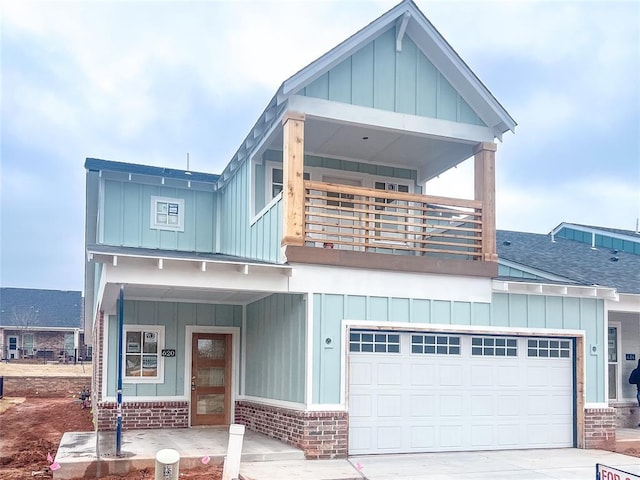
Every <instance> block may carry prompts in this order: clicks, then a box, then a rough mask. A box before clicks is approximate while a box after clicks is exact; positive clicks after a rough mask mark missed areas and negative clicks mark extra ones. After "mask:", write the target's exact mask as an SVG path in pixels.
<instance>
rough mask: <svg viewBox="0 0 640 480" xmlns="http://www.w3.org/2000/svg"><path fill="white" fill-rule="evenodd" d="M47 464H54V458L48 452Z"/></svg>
mask: <svg viewBox="0 0 640 480" xmlns="http://www.w3.org/2000/svg"><path fill="white" fill-rule="evenodd" d="M47 462H49V463H53V457H52V456H51V453H50V452H47Z"/></svg>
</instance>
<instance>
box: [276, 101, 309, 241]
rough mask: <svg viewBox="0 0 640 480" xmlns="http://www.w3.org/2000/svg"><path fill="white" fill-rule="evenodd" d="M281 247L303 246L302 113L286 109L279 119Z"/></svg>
mask: <svg viewBox="0 0 640 480" xmlns="http://www.w3.org/2000/svg"><path fill="white" fill-rule="evenodd" d="M282 125H283V132H282V137H283V141H282V143H283V145H282V147H283V156H282V157H283V158H282V162H283V165H282V176H283V178H282V185H283V187H282V214H283V222H282V223H283V230H284V231H283V235H282V243H281V244H282V246H285V245H296V246H302V245H304V222H305V218H304V174H303V170H304V115H303V114H301V113H298V112H287V113H285V115H284V118H283V119H282Z"/></svg>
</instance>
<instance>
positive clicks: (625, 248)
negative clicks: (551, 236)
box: [555, 227, 640, 255]
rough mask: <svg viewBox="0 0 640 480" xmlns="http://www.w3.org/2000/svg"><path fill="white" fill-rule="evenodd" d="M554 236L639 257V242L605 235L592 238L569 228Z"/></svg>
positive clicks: (596, 235)
mask: <svg viewBox="0 0 640 480" xmlns="http://www.w3.org/2000/svg"><path fill="white" fill-rule="evenodd" d="M555 235H556V237H559V238H566V239H568V240H574V241H576V242H580V243H586V244H587V245H591V244H592V242H593V243H594V244H595V247H596V248H610V249H612V250H613V249H615V250H618V251H620V252H627V253H633V254H635V255H640V241H636V242H632V241H629V240H624V239H622V238H615V237H612V236H610V235H607V234H606V233H601V234H600V233H596V234H595V238H593V237H592V233H591V232H583V231H582V230H576V229H574V228H569V227H564V228H562V229H560V230H559V231H558V233H556V234H555Z"/></svg>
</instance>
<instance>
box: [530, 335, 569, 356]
mask: <svg viewBox="0 0 640 480" xmlns="http://www.w3.org/2000/svg"><path fill="white" fill-rule="evenodd" d="M527 355H528V356H529V357H539V358H570V357H571V342H570V341H569V340H551V339H548V338H540V339H537V338H530V339H528V340H527Z"/></svg>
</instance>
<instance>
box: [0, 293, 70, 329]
mask: <svg viewBox="0 0 640 480" xmlns="http://www.w3.org/2000/svg"><path fill="white" fill-rule="evenodd" d="M10 326H13V327H23V328H24V327H31V328H51V329H56V328H82V292H75V291H63V290H39V289H33V288H0V327H10Z"/></svg>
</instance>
